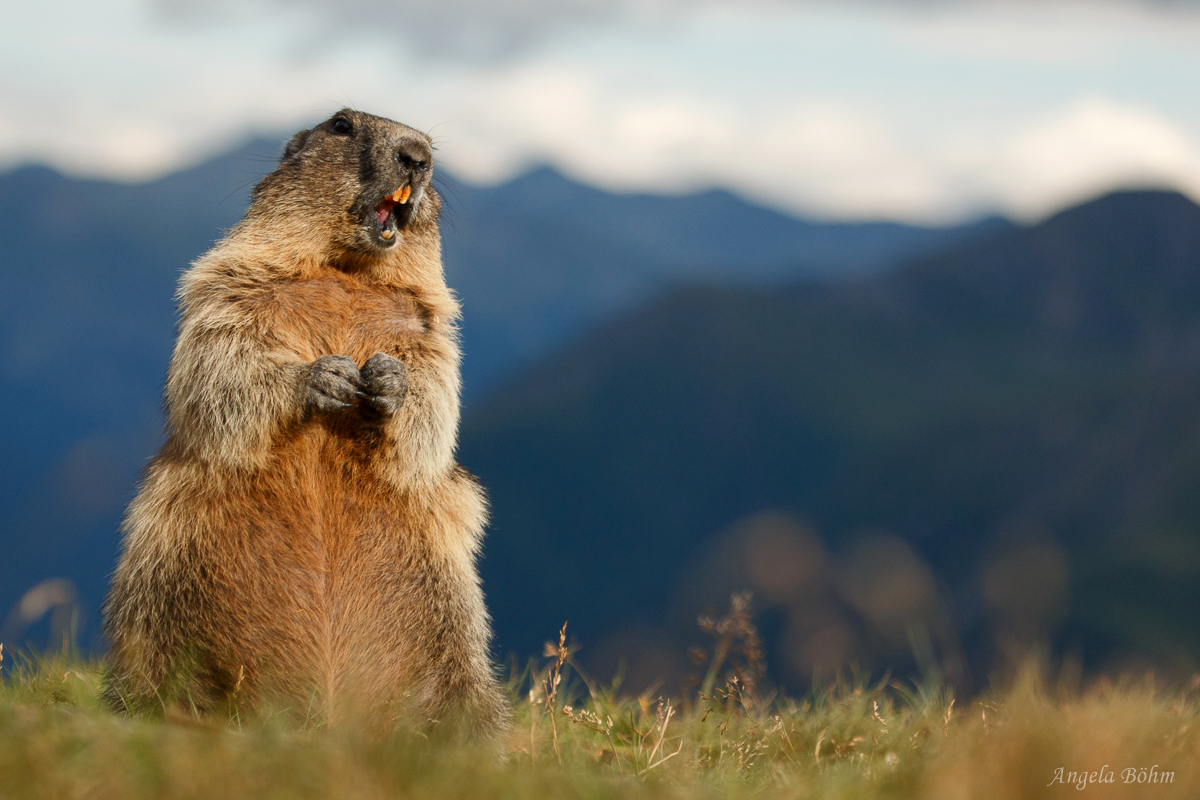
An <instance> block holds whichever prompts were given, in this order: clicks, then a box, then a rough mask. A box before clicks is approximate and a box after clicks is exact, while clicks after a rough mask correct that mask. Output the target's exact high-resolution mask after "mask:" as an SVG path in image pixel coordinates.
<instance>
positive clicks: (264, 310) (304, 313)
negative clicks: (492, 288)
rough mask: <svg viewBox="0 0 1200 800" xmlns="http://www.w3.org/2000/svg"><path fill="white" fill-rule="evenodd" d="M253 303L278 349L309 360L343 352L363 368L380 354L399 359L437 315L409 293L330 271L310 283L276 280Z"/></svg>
mask: <svg viewBox="0 0 1200 800" xmlns="http://www.w3.org/2000/svg"><path fill="white" fill-rule="evenodd" d="M250 302H251V303H252V304H253V305H254V306H257V308H258V311H257V315H259V316H260V317H261V319H262V322H263V324H264V326H266V328H267V329H269V330H270V331H272V332H273V334H274V335H275V336H276V337H278V340H279V343H280V345H281V346H283V347H286V348H287V349H288V350H289V351H291V352H294V353H297V354H298V355H300V356H301V357H302V358H304V359H305V360H306V361H312V360H315V359H317V358H318V357H320V356H322V355H328V354H332V353H345V354H346V355H348V356H350V357H351V358H352V359H354V360H355V362H357V363H358V364H360V365H361V364H363V363H365V362H366V360H367V359H368V358H370V357H371V356H372V355H374V354H375V353H377V352H383V353H389V354H391V355H400V354H402V353H403V352H405V351H406V350H408V349H409V348H411V347H414V346H416V345H418V344H419V343H420V341H421V339H422V338H423V337H424V336H426V335H427V334H428V333H429V321H430V319H431V318H432V317H433V314H432V312H431V311H430V310H429V309H428V308H426V307H424V306H422V305H421V304H420V303H419V302H418V300H417V298H416V297H415V296H414V294H413V293H412V292H411V291H408V290H403V289H396V288H381V287H374V286H370V285H367V284H364V283H363V282H362V281H360V280H358V279H356V278H353V277H351V276H347V275H346V274H344V273H342V272H339V271H337V270H334V269H328V268H326V269H323V270H321V271H320V272H319V273H318V274H317V275H316V276H314V277H312V278H309V279H306V280H283V281H277V282H273V283H271V284H269V285H268V286H267V287H265V288H264V289H262V290H261V291H259V292H256V293H254V295H252V297H251V300H250Z"/></svg>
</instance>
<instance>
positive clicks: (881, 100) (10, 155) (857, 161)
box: [0, 0, 1200, 223]
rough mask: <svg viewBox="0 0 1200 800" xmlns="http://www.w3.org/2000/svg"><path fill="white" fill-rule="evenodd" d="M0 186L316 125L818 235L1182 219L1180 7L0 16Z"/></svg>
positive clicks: (408, 9) (403, 6) (135, 173)
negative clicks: (1105, 206)
mask: <svg viewBox="0 0 1200 800" xmlns="http://www.w3.org/2000/svg"><path fill="white" fill-rule="evenodd" d="M0 19H2V20H3V23H2V24H0V170H6V169H11V168H14V167H16V166H20V165H25V164H34V163H38V164H46V165H49V166H52V167H54V168H56V169H59V170H61V171H63V172H65V173H67V174H70V175H73V176H83V177H100V178H115V179H119V180H126V181H136V180H146V179H151V178H154V177H157V176H159V175H162V174H165V173H167V172H170V171H173V170H176V169H180V168H183V167H186V166H191V165H194V164H196V163H199V162H200V161H202V160H204V159H206V158H209V157H212V156H214V155H217V154H219V153H222V152H224V151H227V150H229V149H232V148H234V147H236V146H238V145H240V144H242V143H243V142H245V141H246V140H247V139H248V138H250V137H252V136H255V135H268V136H274V137H277V138H279V139H280V140H281V141H282V139H283V137H284V136H285V135H286V134H288V133H290V132H293V131H295V130H297V129H299V128H301V127H304V126H306V125H310V124H312V123H313V122H315V121H319V120H320V119H323V118H325V117H327V116H329V115H330V114H331V113H333V112H334V111H336V110H338V109H339V108H341V107H343V106H352V107H355V108H358V109H360V110H363V111H369V112H372V113H376V114H380V115H383V116H388V117H391V118H393V119H397V120H400V121H402V122H405V123H408V124H410V125H413V126H415V127H418V128H422V129H424V130H427V131H429V132H430V133H431V134H432V135H433V136H434V137H435V140H436V142H437V146H438V159H439V162H440V164H441V165H442V166H443V167H444V168H445V169H447V170H448V171H449V172H451V173H452V174H454V175H455V176H456V177H457V178H458V179H461V180H467V181H471V182H475V183H482V184H494V183H497V182H500V181H503V180H506V179H508V178H511V177H513V176H515V175H517V174H519V173H521V172H522V171H525V170H527V169H530V168H531V167H533V166H537V165H542V164H547V165H550V166H553V167H555V168H557V169H559V170H560V171H562V172H563V173H564V174H566V175H568V176H570V177H572V178H574V179H577V180H580V181H583V182H586V183H589V184H592V185H595V186H598V187H601V188H604V189H608V190H614V191H639V192H655V193H677V192H687V191H694V190H698V189H704V188H711V187H719V188H724V189H728V190H730V191H733V192H735V193H737V194H739V195H741V196H743V197H745V198H747V199H750V200H752V201H755V202H759V203H763V204H766V205H769V206H772V207H775V208H778V209H781V210H784V211H787V212H789V213H793V214H798V215H804V216H808V217H817V218H823V219H872V218H886V219H896V220H902V221H908V222H924V223H950V222H956V221H960V220H963V219H968V218H971V217H974V216H978V215H981V214H985V213H996V212H998V213H1002V214H1006V215H1008V216H1011V217H1014V218H1016V219H1020V220H1026V221H1032V220H1035V219H1038V218H1040V217H1042V216H1045V215H1046V214H1049V213H1052V212H1053V211H1055V210H1057V209H1059V208H1061V207H1063V206H1065V205H1068V204H1070V203H1073V202H1077V201H1080V200H1083V199H1086V198H1088V197H1091V196H1094V195H1096V194H1099V193H1101V192H1103V191H1106V190H1108V189H1112V188H1116V187H1122V186H1169V187H1175V188H1179V189H1181V190H1183V191H1185V192H1188V193H1189V194H1191V195H1192V196H1193V197H1195V198H1197V199H1200V2H1188V1H1187V0H1178V1H1177V2H1173V3H1172V2H1158V3H1155V2H1148V1H1146V2H1133V0H1127V1H1126V0H1092V2H1068V0H1040V1H1039V2H1034V0H1028V2H1026V1H1025V0H1009V1H1008V2H1000V1H999V0H975V1H972V0H958V1H957V2H955V1H954V0H945V2H938V0H924V2H908V3H903V2H899V1H898V0H895V1H893V2H888V0H841V2H837V3H833V2H822V0H642V1H641V2H629V0H624V1H622V0H615V1H614V0H609V2H602V1H601V0H557V2H551V1H550V0H514V2H509V3H501V2H495V1H494V0H493V1H492V2H489V1H488V0H441V2H437V3H428V2H426V3H414V2H386V1H383V2H381V0H370V2H368V1H367V0H338V2H334V0H87V2H84V0H42V1H41V2H38V3H29V2H24V1H23V0H0Z"/></svg>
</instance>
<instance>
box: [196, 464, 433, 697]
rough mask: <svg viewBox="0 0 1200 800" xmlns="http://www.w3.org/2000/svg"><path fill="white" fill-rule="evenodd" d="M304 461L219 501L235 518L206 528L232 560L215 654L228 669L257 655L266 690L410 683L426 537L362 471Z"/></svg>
mask: <svg viewBox="0 0 1200 800" xmlns="http://www.w3.org/2000/svg"><path fill="white" fill-rule="evenodd" d="M307 455H309V456H310V458H306V459H303V460H297V459H295V458H291V459H288V460H287V461H286V462H284V463H286V464H287V468H286V469H274V470H268V471H266V472H265V473H263V474H262V475H260V476H258V477H257V478H256V480H254V481H253V482H252V483H251V484H250V485H248V486H247V487H246V488H245V489H244V490H243V491H241V492H239V494H240V495H241V496H239V497H228V498H226V499H225V500H224V501H223V502H224V503H226V504H227V507H229V508H231V509H240V510H242V512H243V513H241V514H240V515H234V514H231V515H230V516H229V518H228V520H229V522H230V528H229V529H228V530H225V531H213V533H214V534H216V536H217V537H219V538H221V539H225V540H226V543H227V544H226V547H228V548H229V549H228V553H229V555H230V556H232V557H231V558H228V559H223V560H224V563H223V564H221V565H219V566H218V569H219V570H220V571H221V572H222V573H224V576H223V577H224V578H225V580H226V581H228V584H229V589H230V591H229V592H228V593H226V592H221V593H220V595H222V596H228V597H229V598H230V599H231V601H232V608H231V609H230V613H227V614H225V615H224V616H225V618H226V619H228V620H229V625H230V626H231V628H232V629H231V630H230V637H229V639H228V644H229V648H228V649H229V651H230V652H227V653H222V652H219V651H220V650H221V649H222V648H221V646H220V644H219V643H218V642H214V643H213V647H214V650H215V651H217V652H214V653H213V655H214V656H216V657H217V658H218V659H220V660H221V661H223V662H225V663H226V665H227V668H228V669H231V670H233V671H235V672H236V670H237V669H238V668H239V667H240V665H239V664H234V663H233V662H234V661H236V660H238V659H253V660H254V662H255V669H254V671H255V673H256V674H257V675H259V676H260V680H261V681H262V682H263V684H264V688H266V689H267V690H268V691H270V690H271V688H272V684H274V685H275V686H274V688H276V689H278V690H280V691H282V692H283V693H285V694H290V695H293V696H304V695H305V694H306V693H309V692H312V691H314V690H315V691H316V692H317V693H318V694H319V695H324V696H332V695H335V694H336V695H341V696H347V695H349V696H352V695H353V694H355V693H357V692H363V693H365V694H366V695H369V696H378V695H379V694H380V690H381V689H383V688H384V687H383V686H374V685H364V684H376V683H380V682H386V683H388V684H392V685H393V686H394V685H397V684H404V683H409V682H411V681H413V680H415V679H416V676H417V675H419V674H420V673H421V672H422V671H423V670H424V668H425V667H424V665H422V664H421V663H419V656H418V653H419V652H420V651H419V650H415V649H414V648H413V647H412V643H413V642H414V641H415V640H416V639H418V638H420V628H421V623H422V620H421V619H419V618H418V617H417V616H415V615H414V614H413V613H412V610H413V609H416V608H420V607H421V605H422V603H420V602H414V600H413V599H414V598H420V597H427V596H428V588H427V587H424V586H423V585H422V582H423V581H424V580H425V576H424V575H423V574H422V572H423V571H422V570H421V569H420V567H419V565H420V564H421V563H422V561H421V558H420V549H421V546H422V545H421V538H422V536H421V533H422V532H421V530H420V527H419V522H418V521H416V520H412V519H409V518H407V517H406V513H405V505H404V502H403V498H401V497H399V496H397V495H396V494H395V493H394V492H392V491H390V490H388V489H387V488H386V487H384V486H382V485H381V484H380V483H379V482H378V481H377V480H375V478H374V477H373V476H372V475H370V474H369V473H368V472H367V471H366V469H365V467H364V465H361V464H356V463H355V462H354V461H353V460H343V461H341V462H340V463H339V462H338V461H336V460H331V459H329V458H328V456H329V453H328V452H324V451H317V452H311V453H309V454H307ZM221 549H223V550H224V549H225V547H222V548H221ZM427 604H428V600H427V599H426V601H425V605H426V606H427ZM385 693H386V692H385Z"/></svg>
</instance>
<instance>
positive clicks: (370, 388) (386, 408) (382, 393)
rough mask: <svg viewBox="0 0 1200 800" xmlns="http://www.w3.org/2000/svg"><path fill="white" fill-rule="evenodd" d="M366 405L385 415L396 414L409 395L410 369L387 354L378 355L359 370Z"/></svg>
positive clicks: (372, 357)
mask: <svg viewBox="0 0 1200 800" xmlns="http://www.w3.org/2000/svg"><path fill="white" fill-rule="evenodd" d="M359 375H360V376H361V377H362V383H363V392H362V393H361V394H360V396H361V397H362V399H363V401H364V402H366V404H367V405H368V406H369V407H370V408H372V409H374V410H375V411H377V412H379V413H380V414H383V415H385V416H386V415H391V414H395V413H396V412H397V411H399V410H400V407H401V406H403V405H404V396H405V395H406V394H408V368H407V367H405V366H404V362H403V361H401V360H400V359H398V358H396V357H395V356H389V355H388V354H387V353H376V354H375V355H373V356H371V357H370V358H369V359H367V363H365V364H363V365H362V369H361V370H359Z"/></svg>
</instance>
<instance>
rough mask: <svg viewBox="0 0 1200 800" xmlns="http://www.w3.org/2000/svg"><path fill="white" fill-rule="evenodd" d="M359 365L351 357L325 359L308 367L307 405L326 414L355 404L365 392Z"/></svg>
mask: <svg viewBox="0 0 1200 800" xmlns="http://www.w3.org/2000/svg"><path fill="white" fill-rule="evenodd" d="M362 386H363V383H362V378H360V377H359V373H358V365H357V364H355V363H354V359H352V358H351V357H350V356H321V357H320V358H318V359H317V360H316V361H314V362H312V363H311V364H309V365H308V379H307V382H306V389H307V393H308V394H307V398H306V400H307V403H308V405H309V406H310V407H315V408H319V409H321V410H322V411H340V410H341V409H344V408H350V407H351V406H353V405H354V401H355V399H356V398H357V397H358V393H359V391H360V390H361V389H362Z"/></svg>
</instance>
